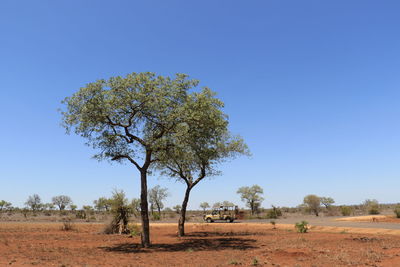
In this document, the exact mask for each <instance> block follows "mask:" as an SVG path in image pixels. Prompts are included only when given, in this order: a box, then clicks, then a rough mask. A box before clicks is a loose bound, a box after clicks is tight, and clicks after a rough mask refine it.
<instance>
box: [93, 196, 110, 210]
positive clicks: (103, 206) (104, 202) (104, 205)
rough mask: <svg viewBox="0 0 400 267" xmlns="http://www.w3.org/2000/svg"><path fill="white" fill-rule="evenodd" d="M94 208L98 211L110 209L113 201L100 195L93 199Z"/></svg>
mask: <svg viewBox="0 0 400 267" xmlns="http://www.w3.org/2000/svg"><path fill="white" fill-rule="evenodd" d="M93 204H94V208H95V209H96V210H98V211H109V210H110V208H111V201H110V199H108V198H106V197H100V198H99V199H97V200H94V201H93Z"/></svg>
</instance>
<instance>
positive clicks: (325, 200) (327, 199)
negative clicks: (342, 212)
mask: <svg viewBox="0 0 400 267" xmlns="http://www.w3.org/2000/svg"><path fill="white" fill-rule="evenodd" d="M320 201H321V204H322V205H324V206H325V208H326V209H330V208H331V207H332V204H334V203H335V200H333V198H331V197H320Z"/></svg>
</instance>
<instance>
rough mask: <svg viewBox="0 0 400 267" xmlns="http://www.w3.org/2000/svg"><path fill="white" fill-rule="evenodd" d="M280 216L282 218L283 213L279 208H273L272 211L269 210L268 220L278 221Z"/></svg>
mask: <svg viewBox="0 0 400 267" xmlns="http://www.w3.org/2000/svg"><path fill="white" fill-rule="evenodd" d="M280 216H282V211H281V210H280V209H279V208H276V207H275V206H272V209H270V210H268V212H267V216H266V217H267V218H268V219H278V218H279V217H280Z"/></svg>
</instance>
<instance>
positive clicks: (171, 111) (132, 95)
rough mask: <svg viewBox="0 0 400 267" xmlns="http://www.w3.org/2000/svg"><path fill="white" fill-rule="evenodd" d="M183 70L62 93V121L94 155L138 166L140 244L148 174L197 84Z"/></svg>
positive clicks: (146, 237) (146, 235)
mask: <svg viewBox="0 0 400 267" xmlns="http://www.w3.org/2000/svg"><path fill="white" fill-rule="evenodd" d="M198 83H199V82H198V81H197V80H193V79H189V78H188V76H187V75H185V74H177V75H176V76H175V77H174V78H170V77H163V76H156V75H155V74H154V73H150V72H145V73H131V74H128V75H127V76H126V77H120V76H117V77H112V78H110V79H108V80H103V79H102V80H98V81H96V82H93V83H89V84H87V85H86V86H85V87H82V88H80V89H79V91H78V92H76V93H75V94H73V95H72V96H71V97H67V98H65V99H64V101H63V103H64V104H65V109H64V110H63V111H62V122H63V126H64V127H65V128H66V130H67V132H70V131H72V130H73V131H74V132H75V133H76V134H78V135H80V136H82V137H84V138H85V139H86V144H87V145H90V146H92V147H93V148H94V149H96V151H97V152H96V153H95V155H94V157H95V158H97V159H99V160H103V159H106V160H112V161H118V162H121V161H123V160H127V161H128V162H130V163H132V164H133V165H134V166H135V167H136V168H137V169H138V170H139V172H140V181H141V194H140V210H141V218H142V235H141V238H142V245H143V246H144V247H148V246H150V226H149V216H148V199H147V175H148V172H149V169H150V168H151V166H152V164H153V163H154V162H157V161H158V160H159V156H161V155H160V153H162V152H164V151H165V150H168V149H170V148H171V147H173V146H174V145H175V144H174V140H176V138H171V136H175V137H176V136H179V132H181V129H182V128H184V127H182V115H183V114H185V112H187V111H188V110H187V109H185V103H186V101H188V90H190V89H193V88H195V87H196V86H197V85H198Z"/></svg>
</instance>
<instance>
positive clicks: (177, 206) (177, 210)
mask: <svg viewBox="0 0 400 267" xmlns="http://www.w3.org/2000/svg"><path fill="white" fill-rule="evenodd" d="M172 208H173V209H174V211H175V212H176V213H177V214H179V213H181V209H182V206H181V205H175V206H174V207H172Z"/></svg>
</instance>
